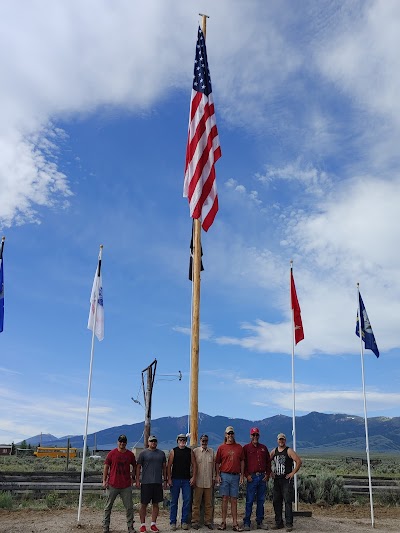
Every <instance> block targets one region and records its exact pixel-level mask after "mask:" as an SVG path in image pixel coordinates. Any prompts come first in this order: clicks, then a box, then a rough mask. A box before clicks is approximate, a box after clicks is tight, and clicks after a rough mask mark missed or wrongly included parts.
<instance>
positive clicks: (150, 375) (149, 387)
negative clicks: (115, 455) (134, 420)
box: [142, 359, 157, 448]
mask: <svg viewBox="0 0 400 533" xmlns="http://www.w3.org/2000/svg"><path fill="white" fill-rule="evenodd" d="M153 366H154V371H153ZM156 367H157V359H154V361H153V362H152V363H151V365H149V366H148V367H147V368H145V369H144V370H142V385H143V394H144V406H145V416H144V433H143V445H144V447H145V448H147V446H148V441H149V437H150V429H151V397H152V394H153V385H154V378H155V375H156ZM145 372H146V373H147V380H146V390H145V388H144V377H143V374H144V373H145Z"/></svg>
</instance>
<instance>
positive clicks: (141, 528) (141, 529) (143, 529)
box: [139, 526, 147, 533]
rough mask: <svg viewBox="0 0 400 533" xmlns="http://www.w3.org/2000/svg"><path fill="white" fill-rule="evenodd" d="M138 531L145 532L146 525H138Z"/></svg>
mask: <svg viewBox="0 0 400 533" xmlns="http://www.w3.org/2000/svg"><path fill="white" fill-rule="evenodd" d="M139 531H140V533H146V531H147V529H146V526H140V529H139Z"/></svg>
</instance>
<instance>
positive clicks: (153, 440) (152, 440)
mask: <svg viewBox="0 0 400 533" xmlns="http://www.w3.org/2000/svg"><path fill="white" fill-rule="evenodd" d="M149 442H157V439H151V440H149Z"/></svg>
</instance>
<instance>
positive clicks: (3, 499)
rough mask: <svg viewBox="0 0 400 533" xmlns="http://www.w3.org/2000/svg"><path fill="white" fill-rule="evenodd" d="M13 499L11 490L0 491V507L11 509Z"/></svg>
mask: <svg viewBox="0 0 400 533" xmlns="http://www.w3.org/2000/svg"><path fill="white" fill-rule="evenodd" d="M12 506H13V499H12V494H11V492H0V509H11V508H12Z"/></svg>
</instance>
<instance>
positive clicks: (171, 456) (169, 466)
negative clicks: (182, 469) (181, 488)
mask: <svg viewBox="0 0 400 533" xmlns="http://www.w3.org/2000/svg"><path fill="white" fill-rule="evenodd" d="M173 462H174V450H171V451H170V452H169V457H168V464H167V477H168V485H172V477H171V474H172V465H173Z"/></svg>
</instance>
